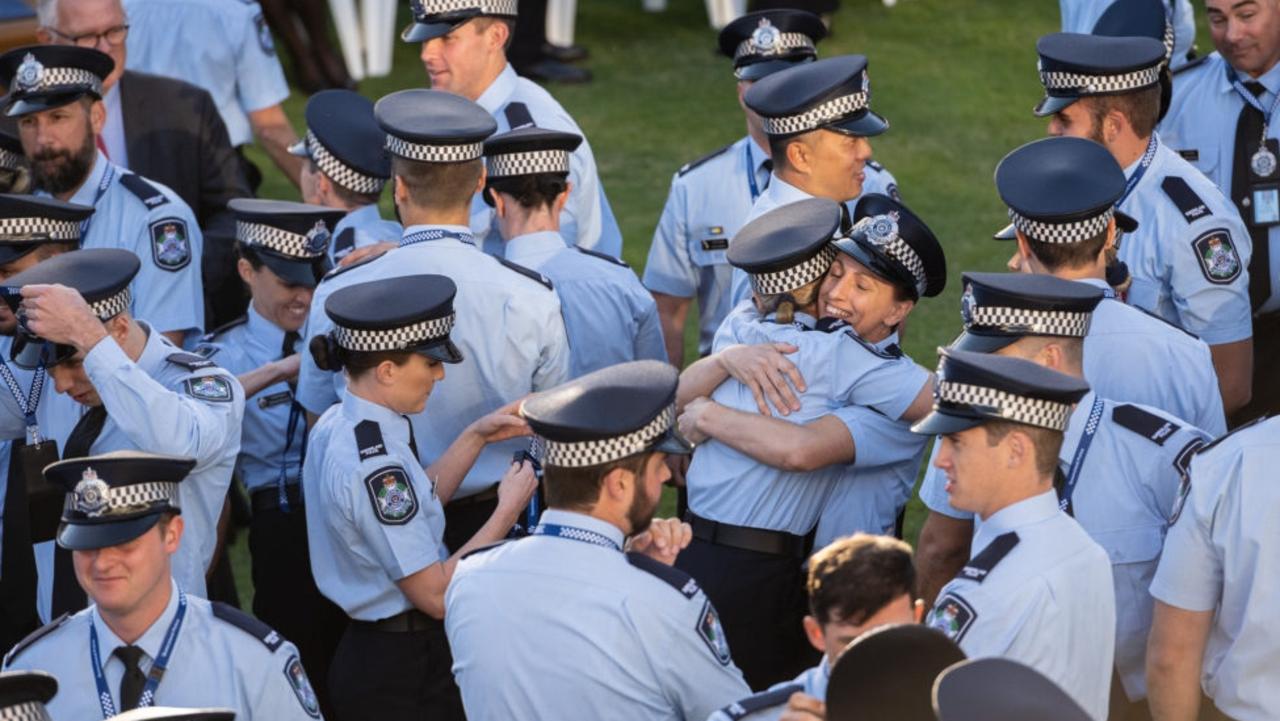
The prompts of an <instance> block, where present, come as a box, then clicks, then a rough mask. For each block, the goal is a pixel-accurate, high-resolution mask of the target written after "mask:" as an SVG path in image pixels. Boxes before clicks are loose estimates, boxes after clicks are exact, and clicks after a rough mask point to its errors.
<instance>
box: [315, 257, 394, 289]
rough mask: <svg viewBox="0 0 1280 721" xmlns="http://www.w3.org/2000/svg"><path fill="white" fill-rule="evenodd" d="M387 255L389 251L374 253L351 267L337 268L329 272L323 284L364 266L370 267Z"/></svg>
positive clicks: (342, 266)
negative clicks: (370, 264)
mask: <svg viewBox="0 0 1280 721" xmlns="http://www.w3.org/2000/svg"><path fill="white" fill-rule="evenodd" d="M386 254H387V251H385V250H384V251H382V252H381V253H374V254H373V255H368V256H365V257H363V258H361V259H360V260H357V261H356V262H354V263H352V264H351V265H340V266H338V267H337V268H334V269H333V270H331V271H329V272H328V273H325V274H324V278H322V279H321V282H324V281H326V280H329V279H330V278H337V277H338V276H340V275H342V274H343V273H345V272H347V271H349V270H355V269H356V268H359V267H360V266H362V265H368V264H369V263H372V262H373V261H375V260H377V259H378V258H381V257H382V256H384V255H386Z"/></svg>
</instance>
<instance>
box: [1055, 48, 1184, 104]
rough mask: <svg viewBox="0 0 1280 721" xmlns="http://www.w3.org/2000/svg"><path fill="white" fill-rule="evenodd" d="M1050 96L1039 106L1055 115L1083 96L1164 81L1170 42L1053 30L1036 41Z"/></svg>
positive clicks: (1116, 92)
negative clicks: (1162, 74)
mask: <svg viewBox="0 0 1280 721" xmlns="http://www.w3.org/2000/svg"><path fill="white" fill-rule="evenodd" d="M1036 52H1038V53H1039V54H1040V84H1041V85H1043V86H1044V90H1045V97H1044V99H1042V100H1041V101H1040V103H1039V104H1038V105H1036V107H1035V114H1036V115H1039V116H1041V117H1044V116H1048V115H1053V114H1054V113H1056V112H1058V111H1060V110H1062V109H1063V108H1065V107H1067V106H1068V105H1071V104H1072V103H1074V102H1075V101H1077V100H1079V99H1080V98H1084V97H1088V96H1091V95H1119V94H1122V93H1130V92H1134V91H1136V90H1142V89H1143V88H1150V87H1154V86H1155V85H1157V84H1158V83H1159V82H1160V70H1161V67H1162V66H1163V65H1164V61H1165V50H1164V44H1163V43H1161V42H1160V41H1159V40H1153V39H1151V38H1146V37H1120V38H1117V37H1104V36H1100V35H1082V34H1079V33H1053V34H1051V35H1045V36H1044V37H1042V38H1040V40H1039V41H1038V42H1037V43H1036Z"/></svg>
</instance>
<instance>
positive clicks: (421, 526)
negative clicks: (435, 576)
mask: <svg viewBox="0 0 1280 721" xmlns="http://www.w3.org/2000/svg"><path fill="white" fill-rule="evenodd" d="M362 424H363V425H362ZM362 429H363V430H362ZM361 433H367V434H368V437H366V436H362V435H361ZM409 433H410V431H409V420H408V419H407V418H405V417H404V416H402V415H400V414H398V413H396V412H395V411H392V410H391V409H389V408H387V407H385V406H381V405H378V404H376V403H372V402H370V401H367V400H364V399H363V398H360V397H358V396H355V395H353V394H352V393H351V392H350V391H345V392H344V393H343V396H342V404H341V405H338V406H334V407H333V408H330V409H329V410H328V411H326V412H325V414H324V416H322V417H321V418H320V420H319V422H317V423H316V426H315V428H313V429H312V431H311V444H312V445H311V448H312V450H311V452H310V453H308V454H307V460H306V465H305V466H304V467H303V472H302V482H303V492H304V493H305V494H306V497H307V499H308V502H307V504H306V508H307V540H308V543H309V545H310V547H311V569H312V573H313V574H314V575H315V578H316V585H317V586H318V587H319V588H320V592H321V593H323V594H324V595H325V596H326V597H327V598H328V599H329V600H331V601H333V602H334V603H336V604H337V605H339V606H341V607H342V610H343V611H346V612H347V615H348V616H350V617H351V618H353V619H356V620H358V621H378V620H381V619H384V618H390V617H391V616H394V615H396V614H398V613H402V612H404V611H408V610H410V609H412V608H413V603H412V602H410V601H409V599H408V598H407V597H406V596H405V595H404V593H403V592H402V591H401V590H400V587H399V586H397V585H396V581H399V580H401V579H404V578H407V577H408V576H412V575H413V574H415V573H417V572H418V571H421V570H422V569H424V568H427V567H428V566H431V565H433V564H436V563H440V562H441V561H444V560H445V559H447V558H448V557H449V551H448V549H446V548H445V545H444V507H443V506H441V505H440V498H439V497H438V496H436V486H435V482H434V481H432V480H431V479H429V478H427V473H426V471H424V470H423V468H422V466H421V465H420V464H419V463H418V459H417V458H415V457H414V455H413V450H412V449H410V448H409V438H410V436H409ZM379 494H382V495H379Z"/></svg>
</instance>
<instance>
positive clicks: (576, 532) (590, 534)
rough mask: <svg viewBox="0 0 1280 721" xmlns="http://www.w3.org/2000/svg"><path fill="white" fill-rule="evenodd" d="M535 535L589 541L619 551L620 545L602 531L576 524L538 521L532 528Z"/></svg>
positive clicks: (594, 544)
mask: <svg viewBox="0 0 1280 721" xmlns="http://www.w3.org/2000/svg"><path fill="white" fill-rule="evenodd" d="M533 535H535V536H556V537H557V538H567V539H569V540H571V541H582V542H583V543H590V544H591V545H593V546H603V547H605V548H612V549H613V550H615V551H621V550H622V547H621V546H619V545H618V544H616V543H614V542H613V539H612V538H609V537H608V536H606V535H604V534H603V533H596V532H595V531H589V530H587V529H585V528H578V527H577V526H561V525H557V524H554V523H539V524H538V527H537V528H534V529H533Z"/></svg>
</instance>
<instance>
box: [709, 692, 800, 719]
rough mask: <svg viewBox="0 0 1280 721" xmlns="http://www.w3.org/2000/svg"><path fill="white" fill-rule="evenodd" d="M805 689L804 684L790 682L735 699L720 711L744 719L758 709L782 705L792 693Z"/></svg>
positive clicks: (733, 717) (732, 717)
mask: <svg viewBox="0 0 1280 721" xmlns="http://www.w3.org/2000/svg"><path fill="white" fill-rule="evenodd" d="M801 691H804V684H802V683H789V684H787V685H785V686H779V687H778V688H775V689H772V690H769V691H761V692H760V693H758V694H755V695H753V696H748V697H746V698H744V699H742V700H741V701H735V702H733V703H731V704H729V705H728V706H725V707H724V708H722V709H720V713H722V714H724V715H725V716H728V717H729V718H730V719H732V720H733V721H738V720H739V719H744V718H746V717H748V716H750V715H751V714H753V713H755V712H757V711H764V710H765V709H771V708H774V707H777V706H782V705H783V704H785V703H786V702H787V699H790V698H791V695H792V694H795V693H799V692H801Z"/></svg>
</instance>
